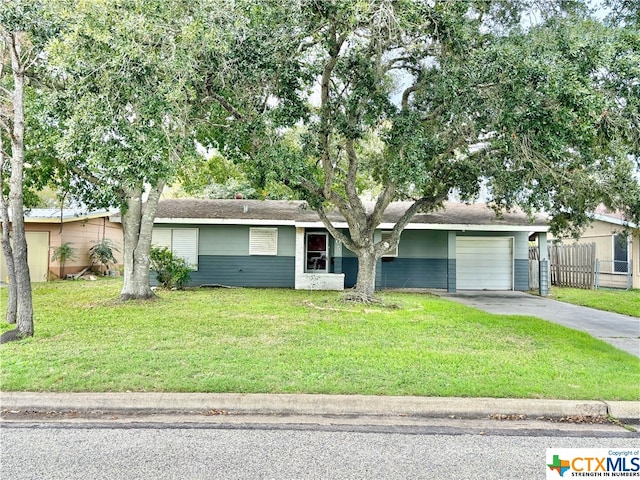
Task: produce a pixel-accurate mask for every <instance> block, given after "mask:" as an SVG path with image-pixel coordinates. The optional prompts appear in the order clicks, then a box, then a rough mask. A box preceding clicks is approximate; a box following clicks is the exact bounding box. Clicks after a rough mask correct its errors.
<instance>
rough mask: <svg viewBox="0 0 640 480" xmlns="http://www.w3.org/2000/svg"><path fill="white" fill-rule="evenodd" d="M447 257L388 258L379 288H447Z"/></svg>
mask: <svg viewBox="0 0 640 480" xmlns="http://www.w3.org/2000/svg"><path fill="white" fill-rule="evenodd" d="M447 263H448V262H447V259H446V258H400V257H396V258H386V259H384V260H383V262H382V268H381V270H382V278H381V279H380V283H379V284H378V288H447Z"/></svg>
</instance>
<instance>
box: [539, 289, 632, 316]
mask: <svg viewBox="0 0 640 480" xmlns="http://www.w3.org/2000/svg"><path fill="white" fill-rule="evenodd" d="M551 296H552V297H553V298H555V299H556V300H560V301H561V302H567V303H573V304H576V305H582V306H584V307H591V308H595V309H597V310H605V311H607V312H616V313H622V314H623V315H631V316H632V317H640V290H583V289H580V288H564V287H563V288H560V287H553V288H552V289H551Z"/></svg>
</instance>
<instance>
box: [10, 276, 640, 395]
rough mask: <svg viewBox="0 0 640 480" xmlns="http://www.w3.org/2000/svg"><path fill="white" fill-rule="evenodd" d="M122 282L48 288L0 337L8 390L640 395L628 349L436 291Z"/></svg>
mask: <svg viewBox="0 0 640 480" xmlns="http://www.w3.org/2000/svg"><path fill="white" fill-rule="evenodd" d="M120 288H121V284H120V281H119V279H111V280H102V279H101V280H99V281H97V282H83V281H76V282H72V281H64V282H51V283H45V284H36V285H35V286H34V302H35V312H36V335H35V337H33V338H30V339H27V340H25V341H23V342H21V343H9V344H5V345H2V346H0V360H1V361H2V370H1V372H0V382H1V383H0V387H1V388H2V390H5V391H7V390H23V391H65V392H77V391H96V392H103V391H175V392H247V393H249V392H271V393H332V394H369V395H423V396H461V397H529V398H566V399H605V400H639V399H640V390H639V389H638V385H639V384H640V359H638V358H635V357H633V356H632V355H630V354H628V353H625V352H622V351H619V350H616V349H615V348H613V347H611V346H609V345H608V344H606V343H604V342H601V341H599V340H596V339H593V338H591V337H590V336H588V335H587V334H585V333H581V332H575V331H572V330H569V329H566V328H564V327H561V326H558V325H555V324H552V323H548V322H545V321H543V320H538V319H535V318H528V317H521V316H500V315H491V314H488V313H484V312H481V311H479V310H475V309H473V308H469V307H466V306H463V305H460V304H458V303H455V302H451V301H448V300H446V299H441V298H437V297H434V296H430V295H425V294H407V293H384V294H382V297H383V298H384V300H385V302H386V304H387V305H388V306H373V307H372V306H359V305H352V304H345V303H342V302H341V301H340V294H339V293H336V292H308V291H293V290H279V289H263V290H262V289H194V290H188V291H185V292H175V291H172V292H168V291H163V292H160V297H161V298H160V300H158V301H155V302H151V303H137V302H133V303H127V304H122V303H119V302H117V301H115V300H114V299H115V298H116V297H117V295H118V292H119V290H120ZM0 295H2V298H6V289H1V291H0ZM3 304H4V302H3ZM8 328H11V327H10V326H8V325H5V324H2V328H1V330H2V331H4V330H6V329H8Z"/></svg>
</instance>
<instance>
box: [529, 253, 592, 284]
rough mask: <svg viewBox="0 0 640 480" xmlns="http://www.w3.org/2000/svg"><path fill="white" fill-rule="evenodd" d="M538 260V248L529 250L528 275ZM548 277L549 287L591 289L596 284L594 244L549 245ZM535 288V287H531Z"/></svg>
mask: <svg viewBox="0 0 640 480" xmlns="http://www.w3.org/2000/svg"><path fill="white" fill-rule="evenodd" d="M539 258H540V255H539V252H538V248H537V247H531V248H530V249H529V260H530V262H529V264H530V273H531V274H533V273H534V272H533V271H531V270H534V268H535V267H534V265H532V264H533V263H536V264H537V263H538V260H539ZM549 275H550V277H551V285H556V286H559V287H574V288H587V289H588V288H593V287H594V285H595V282H596V244H595V243H577V244H574V245H549ZM533 288H535V287H533Z"/></svg>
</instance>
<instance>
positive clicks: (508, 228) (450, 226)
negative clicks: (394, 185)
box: [378, 223, 549, 232]
mask: <svg viewBox="0 0 640 480" xmlns="http://www.w3.org/2000/svg"><path fill="white" fill-rule="evenodd" d="M393 227H394V224H393V223H381V224H380V225H378V228H379V229H380V230H391V229H392V228H393ZM404 229H405V230H455V231H467V232H548V231H549V226H548V225H477V224H464V223H410V224H409V225H407V226H406V227H405V228H404Z"/></svg>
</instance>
